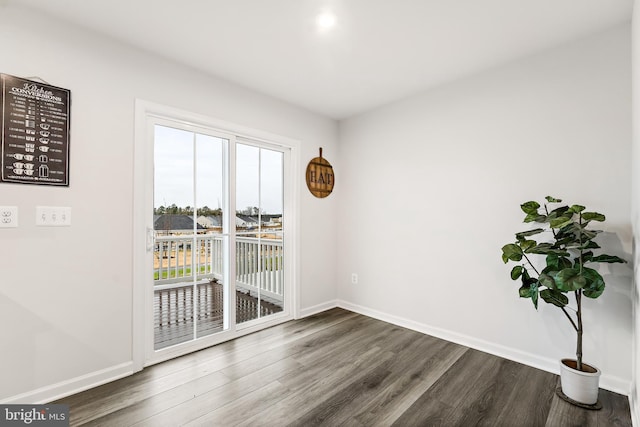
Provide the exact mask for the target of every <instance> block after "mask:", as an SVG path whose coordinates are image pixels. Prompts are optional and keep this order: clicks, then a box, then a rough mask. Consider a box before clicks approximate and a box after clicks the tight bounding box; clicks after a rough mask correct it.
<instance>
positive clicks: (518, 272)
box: [511, 265, 524, 280]
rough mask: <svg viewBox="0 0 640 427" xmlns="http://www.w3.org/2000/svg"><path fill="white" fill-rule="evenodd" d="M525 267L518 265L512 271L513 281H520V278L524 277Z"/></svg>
mask: <svg viewBox="0 0 640 427" xmlns="http://www.w3.org/2000/svg"><path fill="white" fill-rule="evenodd" d="M523 270H524V267H523V266H521V265H516V266H515V267H513V268H512V269H511V280H518V279H519V278H520V276H522V271H523Z"/></svg>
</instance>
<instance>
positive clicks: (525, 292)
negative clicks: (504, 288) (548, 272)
mask: <svg viewBox="0 0 640 427" xmlns="http://www.w3.org/2000/svg"><path fill="white" fill-rule="evenodd" d="M518 294H520V298H531V287H529V286H526V285H523V286H521V287H520V289H518Z"/></svg>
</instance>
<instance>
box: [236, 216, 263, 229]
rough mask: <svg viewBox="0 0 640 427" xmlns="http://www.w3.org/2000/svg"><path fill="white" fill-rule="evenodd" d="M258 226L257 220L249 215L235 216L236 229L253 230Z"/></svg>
mask: <svg viewBox="0 0 640 427" xmlns="http://www.w3.org/2000/svg"><path fill="white" fill-rule="evenodd" d="M257 226H258V219H257V218H254V217H252V216H249V215H241V214H237V215H236V227H243V228H255V227H257Z"/></svg>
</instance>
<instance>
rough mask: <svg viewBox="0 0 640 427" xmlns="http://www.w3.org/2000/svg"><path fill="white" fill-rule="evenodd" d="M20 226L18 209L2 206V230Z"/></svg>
mask: <svg viewBox="0 0 640 427" xmlns="http://www.w3.org/2000/svg"><path fill="white" fill-rule="evenodd" d="M17 226H18V207H17V206H0V228H15V227H17Z"/></svg>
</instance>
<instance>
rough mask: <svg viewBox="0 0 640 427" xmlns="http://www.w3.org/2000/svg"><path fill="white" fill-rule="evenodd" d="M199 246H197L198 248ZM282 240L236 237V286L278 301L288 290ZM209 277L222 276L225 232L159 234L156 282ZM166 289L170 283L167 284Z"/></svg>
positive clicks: (155, 268)
mask: <svg viewBox="0 0 640 427" xmlns="http://www.w3.org/2000/svg"><path fill="white" fill-rule="evenodd" d="M194 249H195V250H194ZM283 259H284V257H283V247H282V240H277V239H267V238H257V237H245V236H241V237H237V238H236V289H238V290H244V291H249V292H251V293H254V294H257V293H258V291H260V294H261V295H262V296H265V297H268V298H270V299H273V300H275V301H282V299H283V292H284V269H283ZM194 274H195V276H196V278H195V279H196V281H200V280H205V279H217V280H220V281H221V280H222V236H220V235H216V234H201V235H197V236H196V237H195V248H194V236H193V235H190V236H189V235H175V236H157V237H156V238H155V248H154V284H155V285H169V284H178V283H180V284H182V285H181V286H183V285H184V283H185V282H193V280H194ZM165 289H166V287H165Z"/></svg>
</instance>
